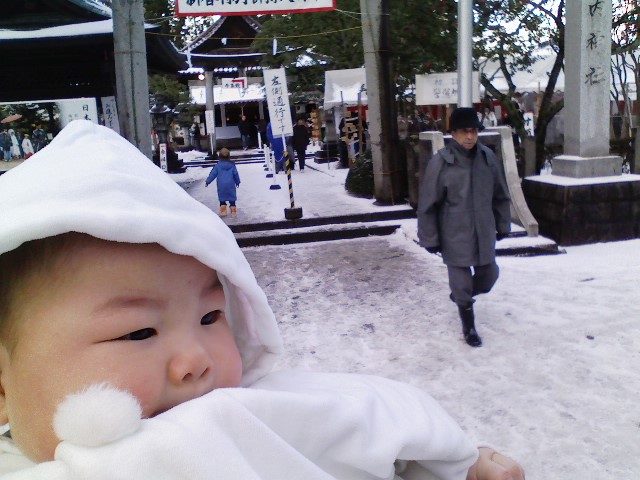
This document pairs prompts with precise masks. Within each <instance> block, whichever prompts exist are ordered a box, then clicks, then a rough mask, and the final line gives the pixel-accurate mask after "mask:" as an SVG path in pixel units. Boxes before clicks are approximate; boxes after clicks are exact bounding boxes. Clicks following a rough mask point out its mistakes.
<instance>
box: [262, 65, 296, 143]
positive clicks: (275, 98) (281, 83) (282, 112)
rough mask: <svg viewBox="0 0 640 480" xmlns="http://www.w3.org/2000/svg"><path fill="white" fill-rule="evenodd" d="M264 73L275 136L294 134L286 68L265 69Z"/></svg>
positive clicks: (272, 128)
mask: <svg viewBox="0 0 640 480" xmlns="http://www.w3.org/2000/svg"><path fill="white" fill-rule="evenodd" d="M262 74H263V75H264V88H265V90H266V92H267V103H268V104H269V118H270V119H271V131H272V132H273V136H274V137H276V136H280V135H293V125H292V122H291V110H290V108H289V90H288V88H287V77H286V76H285V73H284V68H276V69H267V70H263V71H262Z"/></svg>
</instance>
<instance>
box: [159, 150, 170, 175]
mask: <svg viewBox="0 0 640 480" xmlns="http://www.w3.org/2000/svg"><path fill="white" fill-rule="evenodd" d="M158 154H159V156H160V168H161V169H162V170H163V171H164V172H166V171H167V170H168V168H167V144H166V143H161V144H160V145H159V150H158Z"/></svg>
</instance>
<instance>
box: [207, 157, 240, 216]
mask: <svg viewBox="0 0 640 480" xmlns="http://www.w3.org/2000/svg"><path fill="white" fill-rule="evenodd" d="M216 179H217V182H216V185H217V187H218V200H219V201H220V216H221V217H226V216H227V202H229V207H230V210H231V216H232V217H235V216H236V215H237V212H238V210H237V207H236V201H237V194H236V188H237V187H239V186H240V175H239V174H238V169H237V168H236V165H235V163H233V160H231V152H229V150H227V149H226V148H223V149H221V150H220V152H219V153H218V163H217V164H216V166H215V167H213V168H212V169H211V173H209V176H208V177H207V180H206V181H205V187H208V186H209V184H210V183H211V182H213V181H214V180H216Z"/></svg>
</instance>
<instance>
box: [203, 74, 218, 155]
mask: <svg viewBox="0 0 640 480" xmlns="http://www.w3.org/2000/svg"><path fill="white" fill-rule="evenodd" d="M213 86H214V82H213V72H210V71H208V72H204V90H205V103H206V108H207V110H211V111H212V112H213V128H212V129H211V131H210V132H207V133H208V134H209V155H208V158H212V159H214V160H215V159H217V158H218V154H217V153H216V150H217V145H216V103H215V98H214V97H213Z"/></svg>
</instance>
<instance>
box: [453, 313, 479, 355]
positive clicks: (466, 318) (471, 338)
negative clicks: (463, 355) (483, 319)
mask: <svg viewBox="0 0 640 480" xmlns="http://www.w3.org/2000/svg"><path fill="white" fill-rule="evenodd" d="M458 312H460V320H462V334H463V335H464V340H465V342H467V345H470V346H472V347H479V346H481V345H482V339H481V338H480V335H478V332H476V325H475V317H474V315H473V305H468V306H465V307H461V306H459V305H458Z"/></svg>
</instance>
